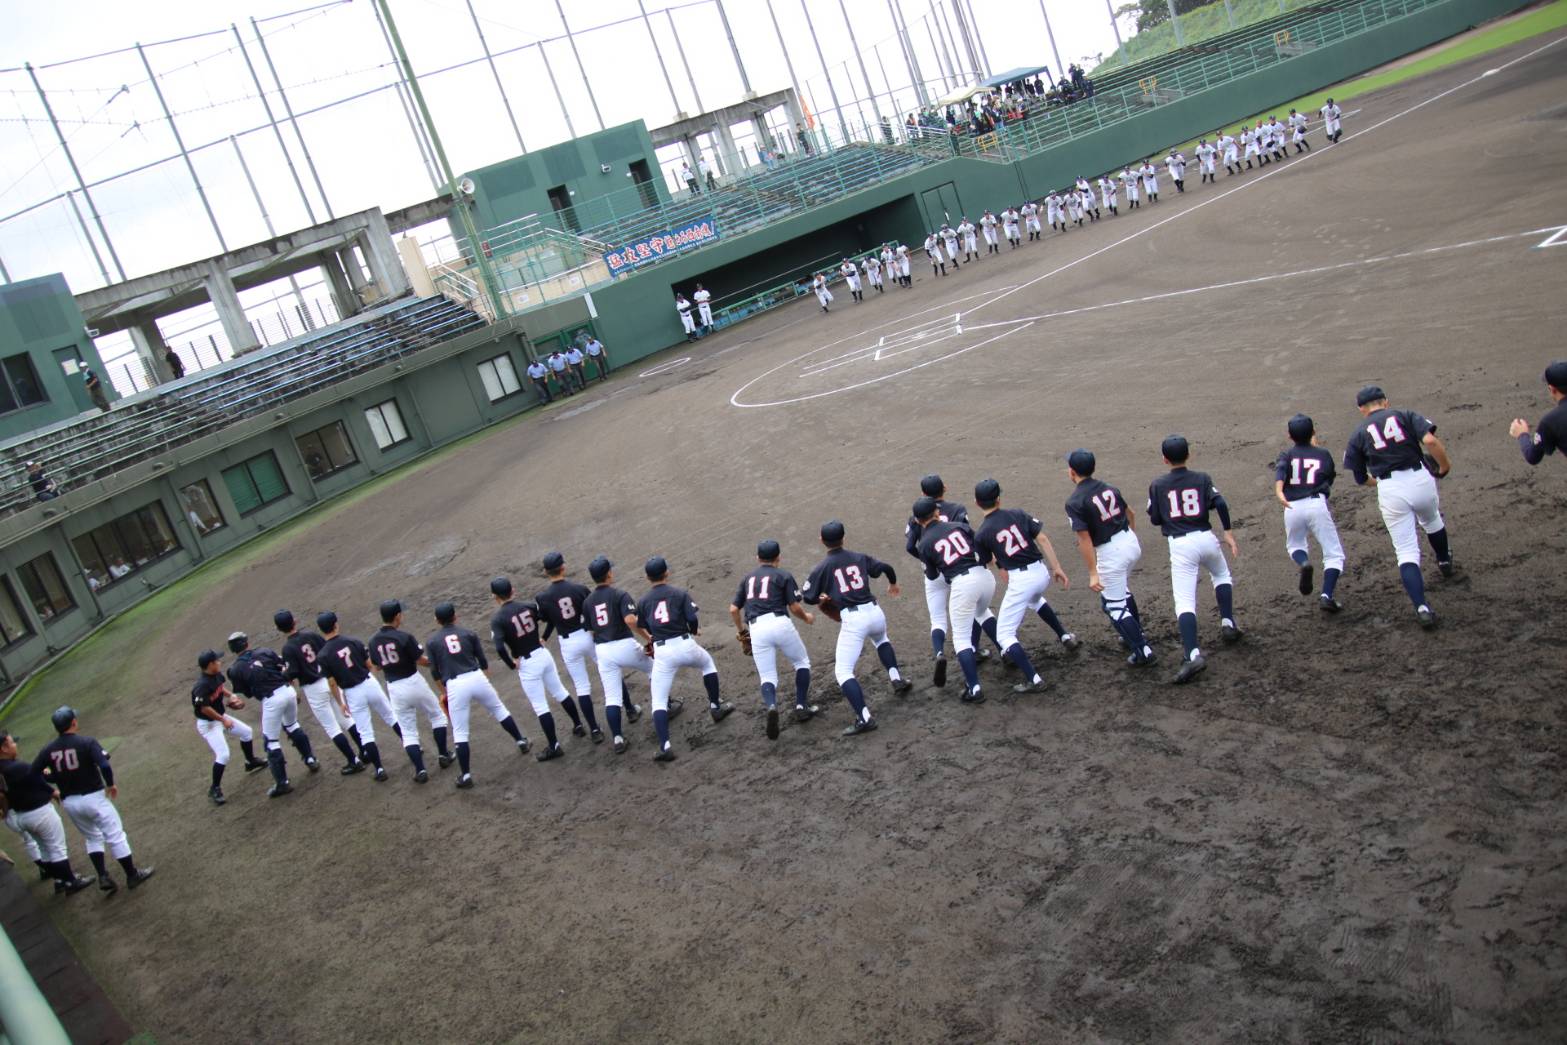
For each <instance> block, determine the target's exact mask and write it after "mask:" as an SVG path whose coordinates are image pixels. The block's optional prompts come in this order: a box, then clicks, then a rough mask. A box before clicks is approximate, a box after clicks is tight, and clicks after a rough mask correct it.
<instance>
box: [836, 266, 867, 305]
mask: <svg viewBox="0 0 1567 1045" xmlns="http://www.w3.org/2000/svg"><path fill="white" fill-rule="evenodd" d="M838 271H839V272H841V273H843V281H844V283H846V284H848V287H849V294H850V295H851V296H852V297H853V298H854V300H855V302H861V301H864V300H865V295H864V294H861V293H860V267H859V266H858V265H856V264H855V263H854V262H852V261H850V260H849V259H848V258H844V259H843V264H841V265H839V266H838Z"/></svg>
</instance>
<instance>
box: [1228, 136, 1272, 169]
mask: <svg viewBox="0 0 1567 1045" xmlns="http://www.w3.org/2000/svg"><path fill="white" fill-rule="evenodd" d="M1258 129H1259V130H1260V129H1261V128H1260V127H1259V128H1258ZM1241 145H1242V146H1244V147H1245V150H1246V152H1245V155H1244V156H1243V157H1242V159H1244V160H1245V161H1246V169H1247V170H1251V158H1252V157H1253V156H1255V157H1257V165H1258V166H1259V167H1260V166H1261V165H1262V164H1264V163H1267V162H1268V159H1267V157H1265V156H1263V155H1262V150H1261V149H1260V148H1258V147H1257V135H1256V133H1255V132H1253V131H1252V129H1251V128H1250V127H1245V126H1243V127H1241ZM1236 169H1237V170H1239V167H1237V168H1236Z"/></svg>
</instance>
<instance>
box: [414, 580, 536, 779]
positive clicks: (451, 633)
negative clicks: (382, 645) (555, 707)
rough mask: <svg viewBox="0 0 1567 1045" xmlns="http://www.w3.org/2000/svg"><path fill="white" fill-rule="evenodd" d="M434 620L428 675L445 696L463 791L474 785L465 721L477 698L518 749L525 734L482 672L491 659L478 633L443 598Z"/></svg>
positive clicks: (427, 644) (524, 744) (522, 749)
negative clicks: (486, 656)
mask: <svg viewBox="0 0 1567 1045" xmlns="http://www.w3.org/2000/svg"><path fill="white" fill-rule="evenodd" d="M435 622H436V623H437V624H439V625H440V626H441V627H440V630H438V631H437V632H436V633H435V634H433V635H431V636H430V637H429V638H428V639H425V640H424V650H425V656H427V657H429V658H430V675H431V677H432V678H433V679H435V681H436V688H437V689H439V690H440V691H441V695H442V696H444V697H445V698H446V713H447V714H448V715H450V716H451V720H452V739H453V740H455V741H456V742H457V769H458V771H459V774H460V775H459V776H458V777H457V787H458V789H459V790H462V791H466V790H468V789H469V788H471V787H472V786H473V773H472V772H471V771H470V768H471V757H470V752H469V750H468V721H469V713H470V711H471V710H472V704H473V703H474V702H475V701H477V702H478V703H479V704H480V705H482V706H483V707H484V710H486V711H488V712H489V713H490V716H491V717H492V718H494V719H495V721H496V722H499V723H500V726H501V728H502V729H504V730H505V731H506V735H507V736H509V737H511V739H512V740H513V741H514V742H515V743H516V745H517V752H518V753H519V754H523V755H526V754H527V753H528V738H527V737H525V736H523V735H522V730H520V729H518V728H517V720H516V719H514V718H512V717H511V712H510V711H507V710H506V705H505V704H502V703H501V698H500V695H499V694H497V693H496V692H495V687H494V686H492V685H490V680H489V679H488V678H487V677H486V676H485V674H484V673H485V672H486V671H487V670H489V667H490V662H489V661H487V660H485V659H484V647H483V646H482V645H481V644H480V643H479V636H477V635H475V634H474V633H473V632H471V631H469V630H468V629H467V628H464V627H460V626H459V625H458V623H457V607H455V606H453V605H452V604H451V603H449V602H443V603H441V604H439V605H438V606H436V607H435Z"/></svg>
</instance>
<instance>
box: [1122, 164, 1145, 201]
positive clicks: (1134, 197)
mask: <svg viewBox="0 0 1567 1045" xmlns="http://www.w3.org/2000/svg"><path fill="white" fill-rule="evenodd" d="M1141 172H1142V168H1140V167H1139V168H1138V170H1137V171H1136V172H1134V171H1133V170H1132V168H1130V167H1123V168H1121V186H1122V187H1123V188H1125V189H1126V206H1127V208H1128V209H1130V210H1136V209H1137V208H1139V207H1141V206H1142V193H1141V192H1140V191H1139V188H1138V186H1139V185H1140V184H1141V182H1142V173H1141Z"/></svg>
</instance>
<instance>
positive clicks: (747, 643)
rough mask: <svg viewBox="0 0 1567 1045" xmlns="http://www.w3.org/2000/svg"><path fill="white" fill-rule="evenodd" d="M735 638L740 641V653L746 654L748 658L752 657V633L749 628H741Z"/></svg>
mask: <svg viewBox="0 0 1567 1045" xmlns="http://www.w3.org/2000/svg"><path fill="white" fill-rule="evenodd" d="M735 636H736V637H737V638H738V639H739V640H740V651H741V652H742V653H744V654H745V655H746V656H747V657H749V656H750V655H751V632H750V629H748V628H741V629H740V630H739V631H737V632H736V633H735Z"/></svg>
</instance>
